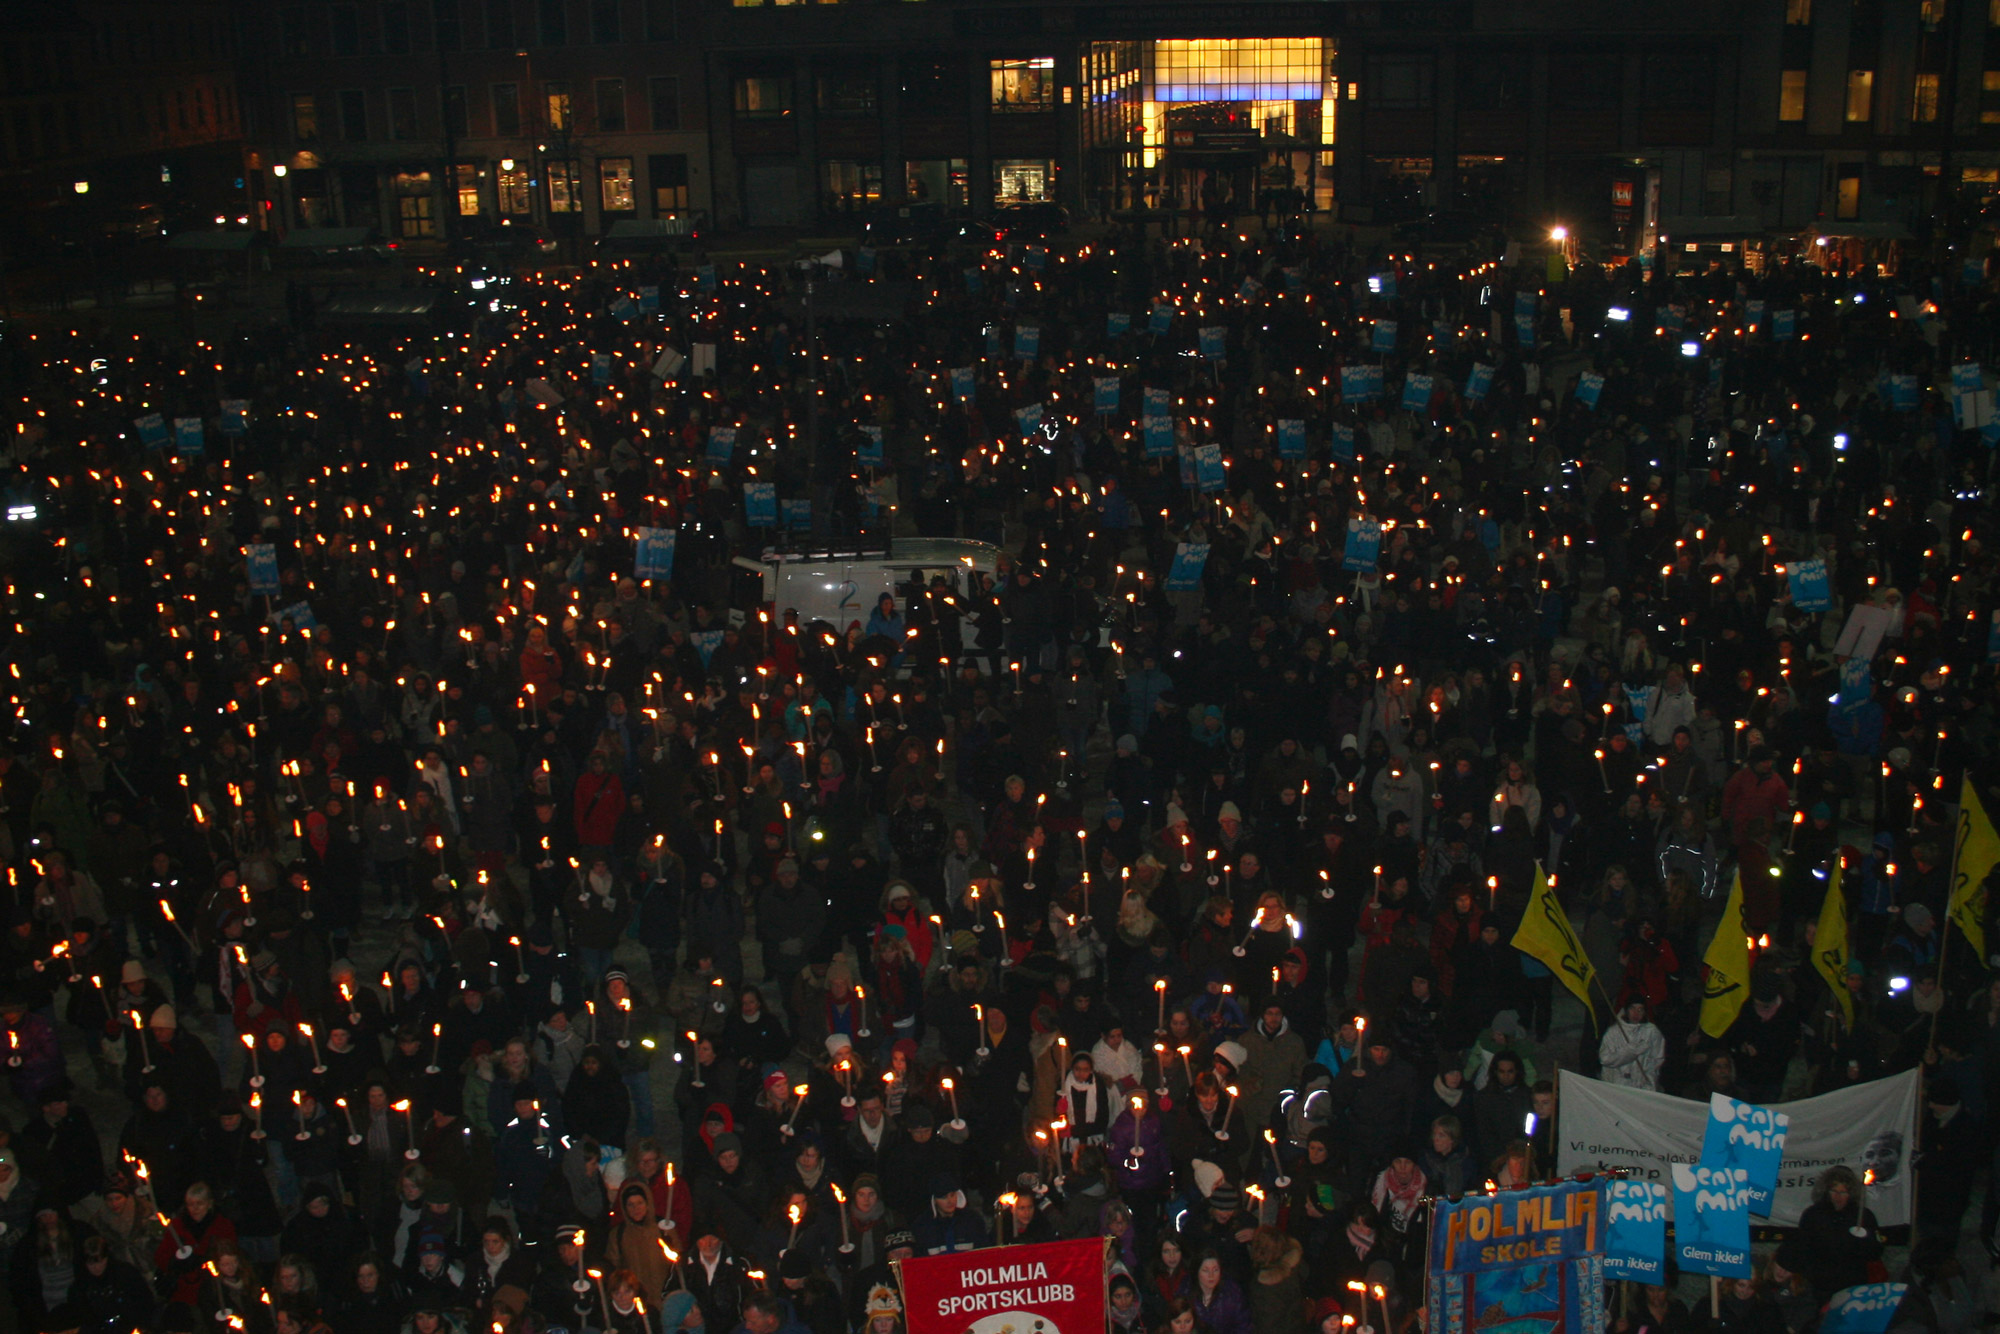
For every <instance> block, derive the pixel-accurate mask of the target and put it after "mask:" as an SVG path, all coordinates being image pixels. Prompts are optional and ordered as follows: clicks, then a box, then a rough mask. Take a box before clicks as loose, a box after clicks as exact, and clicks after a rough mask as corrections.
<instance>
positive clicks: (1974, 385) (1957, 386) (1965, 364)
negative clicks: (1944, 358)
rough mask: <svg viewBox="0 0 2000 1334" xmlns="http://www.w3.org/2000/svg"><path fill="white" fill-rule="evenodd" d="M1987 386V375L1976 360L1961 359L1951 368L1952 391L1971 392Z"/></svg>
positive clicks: (1955, 392)
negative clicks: (1982, 371)
mask: <svg viewBox="0 0 2000 1334" xmlns="http://www.w3.org/2000/svg"><path fill="white" fill-rule="evenodd" d="M1985 387H1986V379H1985V376H1984V375H1983V374H1982V373H1981V371H1980V369H1979V363H1978V362H1976V361H1961V362H1960V363H1958V364H1957V365H1956V366H1953V367H1952V368H1951V392H1952V393H1954V394H1970V393H1976V392H1977V391H1979V390H1981V389H1984V388H1985Z"/></svg>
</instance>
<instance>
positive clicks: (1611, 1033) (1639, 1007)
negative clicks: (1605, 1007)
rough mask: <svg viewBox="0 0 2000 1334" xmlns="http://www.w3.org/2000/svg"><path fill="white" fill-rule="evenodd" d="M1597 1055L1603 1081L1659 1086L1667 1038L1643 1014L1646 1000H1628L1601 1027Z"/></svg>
mask: <svg viewBox="0 0 2000 1334" xmlns="http://www.w3.org/2000/svg"><path fill="white" fill-rule="evenodd" d="M1597 1058H1598V1060H1599V1061H1600V1062H1601V1063H1602V1064H1603V1066H1604V1072H1603V1075H1604V1082H1605V1083H1607V1084H1621V1085H1623V1086H1624V1087H1626V1088H1635V1089H1649V1090H1651V1091H1653V1092H1656V1093H1657V1092H1658V1091H1659V1088H1660V1066H1661V1065H1662V1064H1663V1063H1664V1062H1665V1061H1666V1059H1667V1039H1666V1036H1665V1035H1664V1034H1662V1033H1661V1032H1660V1029H1659V1026H1658V1025H1657V1024H1655V1023H1653V1022H1652V1021H1651V1020H1650V1019H1648V1018H1647V1016H1646V1002H1645V1001H1643V1000H1634V1001H1628V1002H1627V1003H1626V1005H1625V1008H1624V1010H1622V1011H1621V1012H1620V1013H1619V1014H1618V1015H1617V1016H1616V1017H1615V1018H1614V1019H1612V1021H1611V1027H1610V1028H1608V1029H1606V1030H1605V1031H1604V1041H1603V1042H1601V1043H1600V1044H1599V1045H1598V1048H1597Z"/></svg>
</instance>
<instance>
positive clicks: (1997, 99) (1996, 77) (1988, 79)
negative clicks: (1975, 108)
mask: <svg viewBox="0 0 2000 1334" xmlns="http://www.w3.org/2000/svg"><path fill="white" fill-rule="evenodd" d="M1979 91H1980V92H1981V93H1982V94H1984V96H1983V97H1982V98H1981V99H1980V100H1981V101H1983V102H1987V103H1990V104H1991V105H1989V106H1984V107H1981V108H1980V109H1979V123H1980V124H1981V125H2000V69H1989V70H1986V71H1984V72H1982V73H1981V74H1980V76H1979Z"/></svg>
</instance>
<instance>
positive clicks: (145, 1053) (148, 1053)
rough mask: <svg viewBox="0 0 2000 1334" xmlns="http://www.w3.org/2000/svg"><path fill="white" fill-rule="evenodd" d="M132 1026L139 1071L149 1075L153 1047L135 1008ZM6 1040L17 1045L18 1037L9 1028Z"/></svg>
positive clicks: (151, 1069) (151, 1065)
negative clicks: (135, 1037) (141, 1064)
mask: <svg viewBox="0 0 2000 1334" xmlns="http://www.w3.org/2000/svg"><path fill="white" fill-rule="evenodd" d="M132 1028H133V1030H134V1031H135V1032H137V1033H138V1034H139V1058H140V1060H141V1061H143V1062H144V1064H143V1066H141V1068H140V1073H141V1074H147V1075H150V1074H151V1073H153V1048H152V1044H151V1043H149V1042H147V1041H146V1021H145V1020H144V1019H142V1018H140V1017H139V1012H138V1011H137V1010H134V1011H132ZM7 1042H8V1045H10V1046H18V1045H19V1044H20V1038H19V1037H17V1036H16V1035H15V1034H14V1032H13V1031H12V1030H9V1031H8V1033H7Z"/></svg>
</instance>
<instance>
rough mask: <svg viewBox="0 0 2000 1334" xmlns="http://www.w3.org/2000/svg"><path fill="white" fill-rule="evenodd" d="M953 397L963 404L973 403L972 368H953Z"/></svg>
mask: <svg viewBox="0 0 2000 1334" xmlns="http://www.w3.org/2000/svg"><path fill="white" fill-rule="evenodd" d="M951 396H952V397H953V398H955V399H957V400H958V401H959V402H961V403H970V402H971V401H972V367H970V366H954V367H952V368H951Z"/></svg>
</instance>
